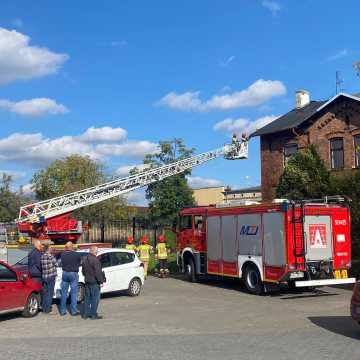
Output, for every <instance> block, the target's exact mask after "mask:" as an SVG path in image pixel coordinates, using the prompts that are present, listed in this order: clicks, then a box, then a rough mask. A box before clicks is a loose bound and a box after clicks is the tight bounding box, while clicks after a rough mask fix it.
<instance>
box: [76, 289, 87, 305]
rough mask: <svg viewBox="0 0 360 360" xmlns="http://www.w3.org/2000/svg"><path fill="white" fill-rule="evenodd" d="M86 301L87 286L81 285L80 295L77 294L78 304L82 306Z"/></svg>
mask: <svg viewBox="0 0 360 360" xmlns="http://www.w3.org/2000/svg"><path fill="white" fill-rule="evenodd" d="M84 300H85V286H84V284H79V286H78V293H77V302H78V303H79V304H80V303H82V302H83V301H84Z"/></svg>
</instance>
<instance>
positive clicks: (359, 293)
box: [350, 280, 360, 324]
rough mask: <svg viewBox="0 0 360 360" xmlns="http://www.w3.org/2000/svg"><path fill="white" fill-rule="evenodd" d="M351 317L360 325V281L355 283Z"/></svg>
mask: <svg viewBox="0 0 360 360" xmlns="http://www.w3.org/2000/svg"><path fill="white" fill-rule="evenodd" d="M350 311H351V316H352V318H353V319H354V320H356V321H357V322H358V323H359V324H360V280H359V281H357V282H356V283H355V286H354V291H353V294H352V298H351V305H350Z"/></svg>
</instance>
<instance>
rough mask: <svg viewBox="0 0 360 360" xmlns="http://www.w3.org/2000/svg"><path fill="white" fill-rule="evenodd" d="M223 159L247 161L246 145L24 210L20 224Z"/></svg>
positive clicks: (187, 160) (29, 206)
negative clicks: (221, 157)
mask: <svg viewBox="0 0 360 360" xmlns="http://www.w3.org/2000/svg"><path fill="white" fill-rule="evenodd" d="M220 156H224V157H225V158H226V159H229V160H236V159H247V157H248V143H247V141H244V142H242V143H239V144H232V145H225V146H223V147H222V148H219V149H216V150H213V151H208V152H206V153H203V154H200V155H196V156H192V157H189V158H186V159H183V160H178V161H175V162H173V163H170V164H167V165H163V166H160V167H157V168H153V169H149V170H145V171H142V172H140V173H137V174H134V175H130V176H128V177H125V178H122V179H117V180H113V181H109V182H107V183H104V184H102V185H97V186H93V187H91V188H87V189H84V190H80V191H76V192H73V193H70V194H66V195H63V196H58V197H55V198H52V199H49V200H44V201H39V202H37V203H33V204H28V205H25V206H22V207H21V208H20V212H19V218H18V220H17V222H18V223H22V222H30V223H39V222H40V221H44V220H45V219H49V218H52V217H54V216H59V215H62V214H66V213H69V212H72V211H74V210H76V209H79V208H82V207H84V206H88V205H93V204H96V203H99V202H101V201H104V200H107V199H110V198H113V197H116V196H119V195H122V194H125V193H127V192H130V191H132V190H135V189H138V188H140V187H143V186H147V185H149V184H152V183H155V182H157V181H161V180H163V179H165V178H167V177H170V176H173V175H176V174H179V173H182V172H184V171H185V170H188V169H191V168H193V167H194V166H198V165H201V164H203V163H205V162H207V161H210V160H213V159H215V158H217V157H220Z"/></svg>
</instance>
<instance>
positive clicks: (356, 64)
mask: <svg viewBox="0 0 360 360" xmlns="http://www.w3.org/2000/svg"><path fill="white" fill-rule="evenodd" d="M353 68H354V69H355V71H356V75H357V76H360V61H355V62H354V63H353Z"/></svg>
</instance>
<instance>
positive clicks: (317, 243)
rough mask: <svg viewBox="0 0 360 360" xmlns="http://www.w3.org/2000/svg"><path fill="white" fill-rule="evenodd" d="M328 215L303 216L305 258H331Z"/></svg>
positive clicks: (312, 259) (310, 259) (309, 259)
mask: <svg viewBox="0 0 360 360" xmlns="http://www.w3.org/2000/svg"><path fill="white" fill-rule="evenodd" d="M331 230H332V229H331V219H330V216H324V215H319V216H316V215H311V216H305V222H304V233H305V239H306V260H308V261H315V260H329V259H332V258H333V252H332V236H331Z"/></svg>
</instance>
